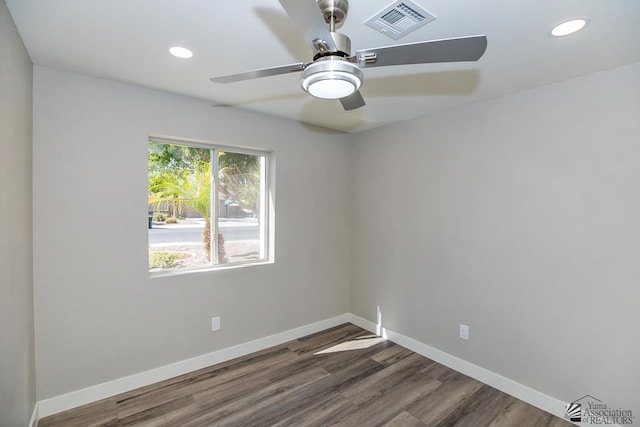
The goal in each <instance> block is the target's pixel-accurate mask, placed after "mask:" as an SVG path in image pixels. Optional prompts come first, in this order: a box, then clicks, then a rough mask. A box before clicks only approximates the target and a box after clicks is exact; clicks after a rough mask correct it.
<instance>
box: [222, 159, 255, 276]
mask: <svg viewBox="0 0 640 427" xmlns="http://www.w3.org/2000/svg"><path fill="white" fill-rule="evenodd" d="M217 153H218V180H217V199H218V200H217V209H218V211H217V217H218V223H217V229H218V254H217V263H218V264H226V263H238V262H250V261H255V260H262V259H265V249H264V243H265V236H264V235H265V232H264V214H265V212H264V197H263V195H264V182H263V181H264V167H265V158H264V156H259V155H253V154H241V153H233V152H229V151H218V152H217Z"/></svg>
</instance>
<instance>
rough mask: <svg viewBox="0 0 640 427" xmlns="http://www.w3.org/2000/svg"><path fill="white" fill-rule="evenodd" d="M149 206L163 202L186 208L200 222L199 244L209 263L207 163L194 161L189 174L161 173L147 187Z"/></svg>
mask: <svg viewBox="0 0 640 427" xmlns="http://www.w3.org/2000/svg"><path fill="white" fill-rule="evenodd" d="M149 191H150V193H151V194H150V196H149V203H150V204H151V205H153V206H158V205H160V204H161V203H163V202H172V203H176V204H177V205H182V206H188V207H191V208H192V209H193V210H195V211H196V212H198V213H199V214H200V215H202V218H204V224H205V225H204V230H203V232H202V244H203V245H204V250H205V252H206V254H207V259H208V260H209V261H210V260H211V163H210V162H208V161H197V162H194V163H193V169H192V170H186V169H183V170H180V171H169V170H167V171H166V173H163V174H162V175H160V176H159V177H157V179H156V180H155V182H154V183H153V184H152V185H150V188H149Z"/></svg>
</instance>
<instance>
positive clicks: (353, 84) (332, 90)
mask: <svg viewBox="0 0 640 427" xmlns="http://www.w3.org/2000/svg"><path fill="white" fill-rule="evenodd" d="M363 79H364V76H363V74H362V71H360V69H359V68H358V67H357V66H356V65H354V64H352V63H350V62H346V61H344V60H341V59H333V58H330V59H326V60H320V61H318V62H315V63H313V64H311V65H309V66H308V67H307V68H306V69H305V70H304V73H303V74H302V79H301V86H302V90H304V91H305V92H307V93H308V94H310V95H312V96H314V97H316V98H321V99H340V98H345V97H347V96H349V95H351V94H353V93H354V92H356V91H357V90H358V89H360V86H362V81H363Z"/></svg>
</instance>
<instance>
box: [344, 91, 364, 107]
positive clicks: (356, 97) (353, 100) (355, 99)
mask: <svg viewBox="0 0 640 427" xmlns="http://www.w3.org/2000/svg"><path fill="white" fill-rule="evenodd" d="M340 103H341V104H342V106H343V107H344V109H345V111H351V110H355V109H357V108H360V107H364V106H365V102H364V98H362V94H361V93H360V91H359V90H357V91H355V92H354V93H352V94H351V95H349V96H347V97H346V98H340Z"/></svg>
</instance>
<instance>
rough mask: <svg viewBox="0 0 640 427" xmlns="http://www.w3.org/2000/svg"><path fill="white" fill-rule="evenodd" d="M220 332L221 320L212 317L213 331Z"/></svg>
mask: <svg viewBox="0 0 640 427" xmlns="http://www.w3.org/2000/svg"><path fill="white" fill-rule="evenodd" d="M219 330H220V318H219V317H212V318H211V331H213V332H215V331H219Z"/></svg>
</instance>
